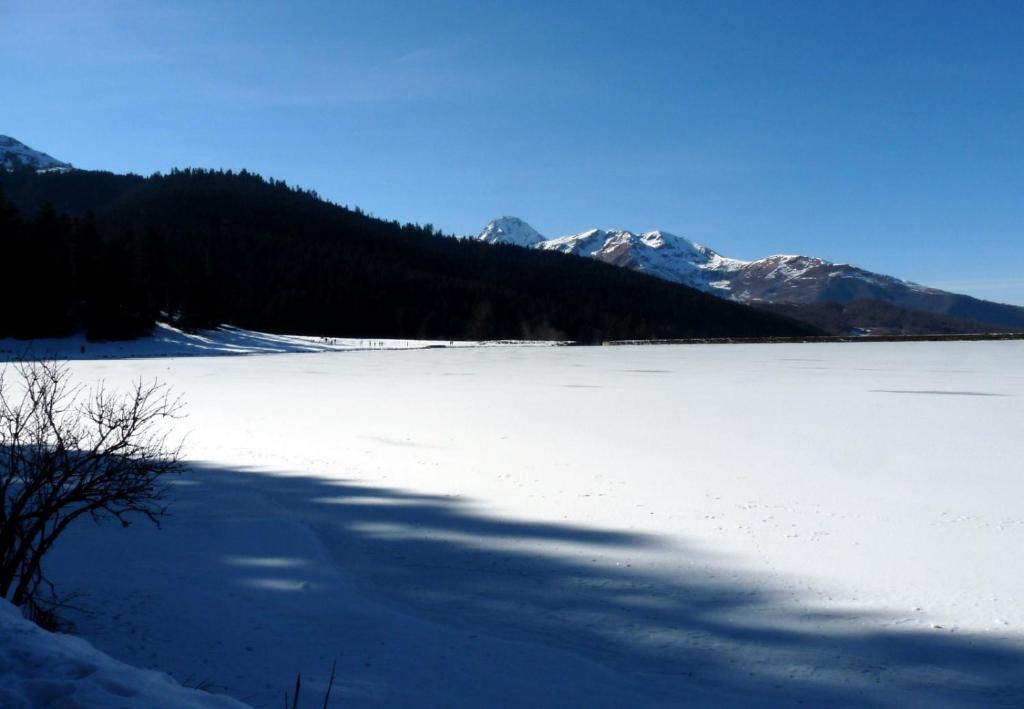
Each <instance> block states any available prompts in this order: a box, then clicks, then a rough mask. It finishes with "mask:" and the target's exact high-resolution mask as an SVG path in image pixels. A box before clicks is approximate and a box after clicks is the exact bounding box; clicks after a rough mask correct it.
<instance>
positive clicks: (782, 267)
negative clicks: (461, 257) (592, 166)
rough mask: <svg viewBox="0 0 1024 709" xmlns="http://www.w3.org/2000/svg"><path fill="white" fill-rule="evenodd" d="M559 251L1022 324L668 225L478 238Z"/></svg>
mask: <svg viewBox="0 0 1024 709" xmlns="http://www.w3.org/2000/svg"><path fill="white" fill-rule="evenodd" d="M477 238H478V239H479V240H482V241H487V242H489V243H506V244H516V245H518V246H526V247H529V248H534V249H541V250H545V251H560V252H562V253H566V254H573V255H576V256H586V257H590V258H594V259H597V260H599V261H603V262H605V263H609V264H612V265H614V266H622V267H625V268H630V269H633V270H634V271H640V272H642V273H647V274H650V275H652V276H656V277H658V278H663V279H665V280H668V281H674V282H676V283H682V284H684V285H687V286H690V287H693V288H697V289H699V290H703V291H706V292H708V293H714V294H715V295H718V296H721V297H723V298H729V299H731V300H736V301H739V302H743V303H757V302H762V303H797V304H801V303H821V302H839V303H849V302H853V301H856V300H879V301H883V302H886V303H891V304H893V305H898V306H900V307H904V308H912V309H916V310H924V311H928V312H933V313H942V314H948V315H956V316H957V317H961V318H966V319H973V320H977V321H979V322H987V323H994V324H1000V325H1011V326H1015V327H1024V308H1021V307H1017V306H1012V305H1002V304H999V303H990V302H988V301H983V300H978V299H976V298H971V297H970V296H964V295H958V294H955V293H948V292H946V291H941V290H937V289H935V288H928V287H926V286H922V285H918V284H917V283H912V282H910V281H904V280H901V279H899V278H894V277H892V276H886V275H883V274H880V273H872V272H871V271H866V270H864V269H862V268H857V267H855V266H851V265H849V264H841V263H832V262H830V261H825V260H823V259H820V258H814V257H811V256H793V255H775V256H768V257H765V258H761V259H756V260H754V261H742V260H739V259H734V258H728V257H726V256H722V255H721V254H719V253H717V252H715V251H714V250H712V249H710V248H708V247H707V246H703V245H701V244H698V243H696V242H693V241H691V240H689V239H686V238H684V237H681V236H676V235H675V234H670V233H668V232H664V231H649V232H643V233H635V232H631V231H625V230H610V231H605V230H603V229H591V230H589V231H584V232H581V233H579V234H572V235H569V236H562V237H557V238H553V239H548V238H546V237H544V236H542V235H541V234H539V233H538V232H537V231H536V230H534V229H533V228H532V227H531V226H530V225H529V224H527V223H526V222H524V221H522V220H521V219H517V218H515V217H502V218H501V219H498V220H496V221H493V222H491V223H490V224H488V225H487V227H486V228H485V229H484V230H483V231H482V232H481V233H480V234H479V236H478V237H477Z"/></svg>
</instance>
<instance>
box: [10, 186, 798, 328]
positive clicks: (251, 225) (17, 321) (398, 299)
mask: <svg viewBox="0 0 1024 709" xmlns="http://www.w3.org/2000/svg"><path fill="white" fill-rule="evenodd" d="M0 253H2V257H3V262H4V284H5V290H6V292H7V293H6V296H7V297H5V298H4V308H3V313H2V316H0V336H14V337H18V338H38V337H57V336H62V335H67V334H70V333H73V332H76V331H84V332H85V333H86V334H87V336H88V337H89V338H90V339H94V340H102V339H122V338H130V337H135V336H138V335H141V334H145V333H146V332H148V331H149V330H150V329H151V328H152V327H153V325H154V323H155V322H156V321H158V320H165V321H168V322H172V323H174V324H176V325H178V326H180V327H184V328H190V329H191V328H206V327H214V326H216V325H219V324H221V323H230V324H233V325H237V326H240V327H246V328H252V329H257V330H264V331H269V332H282V333H284V332H286V333H294V334H316V335H326V336H357V337H402V338H427V339H549V338H556V339H572V340H579V341H584V342H596V341H601V340H606V339H639V338H670V337H717V336H721V337H726V336H737V337H738V336H743V337H758V336H778V335H803V334H813V333H814V332H815V330H814V329H813V328H812V327H810V326H807V325H803V324H799V323H797V322H795V321H793V320H790V319H788V318H786V317H783V316H779V315H774V314H770V313H765V312H761V311H758V310H755V309H752V308H748V307H745V306H742V305H738V304H735V303H730V302H727V301H724V300H721V299H718V298H715V297H713V296H710V295H706V294H703V293H700V292H698V291H696V290H693V289H691V288H687V287H685V286H681V285H675V284H672V283H668V282H665V281H661V280H658V279H655V278H652V277H648V276H644V275H641V274H638V273H634V272H631V271H628V270H626V269H621V268H617V267H614V266H608V265H605V264H602V263H598V262H594V261H590V260H587V259H581V258H576V257H571V256H565V255H562V254H557V253H548V252H538V251H530V250H526V249H521V248H518V247H514V246H497V245H488V244H482V243H479V242H472V241H460V240H457V239H453V238H444V237H443V235H440V234H439V233H437V232H436V231H435V230H434V229H433V227H431V226H429V225H426V226H419V225H414V224H399V223H398V222H396V221H385V220H382V219H377V218H374V217H372V216H369V215H367V214H364V213H363V212H362V211H360V210H358V209H349V208H346V207H343V206H339V205H336V204H332V203H330V202H327V201H324V200H322V199H320V198H319V197H318V196H317V195H316V194H315V193H313V192H309V191H305V190H301V189H296V188H293V187H289V186H288V185H286V184H285V183H283V182H279V181H272V180H266V179H263V178H261V177H259V176H256V175H253V174H251V173H247V172H245V171H243V172H241V173H233V172H229V171H228V172H225V171H206V170H191V169H190V170H175V171H173V172H172V173H170V174H167V175H154V176H151V177H140V176H136V175H116V174H112V173H106V172H89V171H81V170H74V171H70V172H66V173H47V174H36V173H34V172H31V171H21V172H9V173H0Z"/></svg>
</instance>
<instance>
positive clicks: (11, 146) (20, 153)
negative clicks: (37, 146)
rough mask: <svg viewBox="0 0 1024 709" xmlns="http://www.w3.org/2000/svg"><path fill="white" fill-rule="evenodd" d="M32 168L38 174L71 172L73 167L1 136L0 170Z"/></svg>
mask: <svg viewBox="0 0 1024 709" xmlns="http://www.w3.org/2000/svg"><path fill="white" fill-rule="evenodd" d="M26 167H27V168H31V169H34V170H35V171H36V172H49V171H51V170H53V171H64V170H70V169H71V165H70V164H69V163H66V162H61V161H60V160H58V159H56V158H54V157H52V156H50V155H47V154H46V153H42V152H39V151H38V150H33V149H32V148H30V147H28V146H27V145H25V144H24V143H22V142H21V141H20V140H15V139H14V138H11V137H10V136H6V135H0V170H17V169H22V168H26Z"/></svg>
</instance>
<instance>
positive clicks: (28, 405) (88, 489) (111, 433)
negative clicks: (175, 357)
mask: <svg viewBox="0 0 1024 709" xmlns="http://www.w3.org/2000/svg"><path fill="white" fill-rule="evenodd" d="M12 375H13V376H12ZM181 409H182V404H181V401H180V399H177V398H173V397H171V395H170V393H169V390H168V389H167V387H166V386H165V385H163V384H159V383H157V382H155V381H154V382H152V383H145V382H143V381H141V380H140V381H138V382H136V383H134V384H133V385H132V387H131V388H130V389H128V390H127V391H125V392H122V393H116V392H111V391H108V390H107V389H106V388H105V387H104V386H103V384H102V383H100V384H98V385H96V386H95V387H86V386H83V385H76V384H74V383H72V381H71V378H70V371H69V369H68V367H67V365H66V364H60V363H56V362H34V361H29V362H21V363H17V364H14V365H10V366H8V367H6V368H4V369H3V370H2V371H0V502H2V506H0V597H3V598H7V599H8V600H10V601H11V602H12V603H14V604H16V605H27V606H28V607H29V609H30V610H32V611H38V610H40V605H39V603H40V599H41V592H42V590H44V589H47V588H48V590H50V591H51V592H52V584H50V583H49V582H48V581H47V579H46V576H45V574H44V573H43V566H42V562H43V559H44V557H45V556H46V553H47V552H49V551H50V550H51V549H52V548H53V545H54V543H55V542H56V541H57V539H58V538H59V537H60V535H61V534H63V533H64V531H65V530H67V528H68V526H69V525H70V524H71V523H72V522H74V521H75V520H77V519H78V518H80V517H84V516H90V517H92V518H93V519H94V520H97V521H99V520H103V519H113V520H117V521H118V522H120V523H121V524H122V526H125V527H127V526H128V525H129V524H130V522H131V520H132V518H133V517H143V518H146V519H149V520H150V521H152V522H154V523H156V524H159V520H160V518H161V517H162V516H163V515H165V514H166V507H165V505H164V499H165V496H166V492H167V489H166V482H165V480H166V478H167V476H168V475H169V474H173V473H177V472H180V469H181V463H180V444H178V443H172V442H171V441H170V439H169V438H168V431H167V430H166V426H165V424H166V423H167V420H168V419H173V418H177V417H179V415H180V412H181Z"/></svg>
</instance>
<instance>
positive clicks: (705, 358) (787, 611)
mask: <svg viewBox="0 0 1024 709" xmlns="http://www.w3.org/2000/svg"><path fill="white" fill-rule="evenodd" d="M71 366H72V369H73V371H74V373H75V374H76V375H77V376H78V377H79V378H80V379H82V380H84V381H93V380H96V379H97V378H105V379H107V380H108V382H110V383H114V384H121V383H125V382H127V381H128V380H130V379H132V378H137V377H139V376H142V377H146V378H151V377H157V378H159V379H161V380H163V381H166V382H168V383H169V384H171V385H172V387H173V388H174V389H175V391H177V392H179V393H181V394H182V395H183V396H184V398H185V400H186V401H187V404H188V409H187V410H188V413H189V417H188V419H187V420H186V421H184V422H182V424H181V429H182V431H185V430H187V431H188V432H189V433H188V440H187V445H186V454H187V457H188V459H189V461H190V462H192V463H193V464H194V466H193V470H192V471H191V472H190V473H189V474H187V475H186V476H185V477H184V478H183V479H181V480H180V481H178V484H176V485H175V493H174V500H173V509H172V511H173V514H174V516H173V518H171V519H170V520H168V522H167V523H166V524H165V525H164V528H163V529H162V530H160V531H156V530H153V529H150V528H149V527H148V526H146V525H144V524H142V523H139V524H138V525H136V526H134V527H133V528H132V529H131V530H129V531H122V530H120V529H113V528H111V527H104V528H100V529H96V528H93V527H91V526H90V525H88V524H84V525H82V526H80V527H79V528H78V530H77V531H76V532H72V534H73V535H74V536H73V538H69V539H68V540H66V541H65V542H64V544H63V546H61V547H58V549H57V550H56V552H55V556H54V558H53V560H52V562H51V570H52V572H53V575H54V576H55V577H56V579H57V580H58V582H59V583H60V585H61V587H62V590H64V591H80V592H83V593H86V594H88V595H87V596H86V597H85V598H83V599H80V600H79V602H78V603H79V605H81V606H82V607H84V608H86V609H88V610H90V611H93V615H90V616H85V615H78V616H76V617H75V618H74V620H75V621H76V623H77V625H78V628H79V631H80V632H81V633H82V634H83V635H84V636H85V637H87V638H88V639H89V640H91V641H92V642H93V643H94V644H96V645H97V646H98V647H100V648H101V649H103V650H106V651H107V652H109V653H111V654H112V655H114V656H115V657H117V658H119V659H123V660H125V661H128V662H131V663H133V664H136V665H140V666H152V667H157V668H160V669H163V670H165V671H167V672H169V673H171V674H173V675H174V676H175V677H177V678H178V679H179V680H182V681H185V682H186V683H191V684H200V683H207V684H208V685H209V686H211V687H213V688H214V689H215V690H217V691H222V692H228V693H230V694H231V695H232V696H234V697H236V698H239V699H242V700H244V701H247V702H250V703H252V704H254V705H256V706H273V707H276V706H280V704H281V700H282V697H283V693H284V690H285V689H288V688H289V687H290V686H291V685H292V684H293V683H294V677H295V673H296V672H297V671H302V673H303V681H304V686H305V687H306V688H307V691H308V692H309V694H308V696H307V700H308V702H309V703H308V706H311V707H312V706H320V702H322V690H321V689H319V688H321V687H322V686H323V684H324V682H325V681H326V675H327V674H328V673H329V670H330V666H331V662H332V661H333V660H335V659H337V661H338V675H339V680H338V683H337V685H336V687H335V696H336V697H338V698H339V706H359V705H382V704H387V705H405V706H409V705H418V706H512V705H520V706H521V705H530V706H566V705H570V704H573V705H578V706H591V707H593V706H679V705H707V706H712V705H719V706H721V705H722V704H723V703H741V704H747V705H765V706H779V705H786V704H790V703H792V704H796V703H798V702H804V703H805V704H808V705H811V706H823V705H826V704H830V705H843V704H845V705H864V704H868V705H920V706H925V705H927V706H944V705H962V706H971V705H975V706H976V705H978V704H988V705H997V706H998V705H1007V706H1010V705H1012V706H1020V705H1021V703H1022V702H1024V602H1022V599H1024V558H1022V555H1021V550H1022V549H1024V464H1022V461H1024V342H1019V341H1018V342H947V343H928V342H924V343H878V344H867V343H858V344H807V345H705V346H656V347H613V348H515V347H507V348H500V347H496V348H486V349H444V350H422V351H378V352H328V353H319V354H282V355H264V356H253V357H219V358H172V359H144V360H97V361H77V362H73V363H72V364H71ZM314 695H318V696H314Z"/></svg>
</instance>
